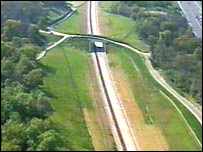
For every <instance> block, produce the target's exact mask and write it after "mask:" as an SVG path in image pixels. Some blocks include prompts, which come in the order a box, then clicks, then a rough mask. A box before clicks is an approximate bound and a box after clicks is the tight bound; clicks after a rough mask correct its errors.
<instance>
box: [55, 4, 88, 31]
mask: <svg viewBox="0 0 203 152" xmlns="http://www.w3.org/2000/svg"><path fill="white" fill-rule="evenodd" d="M86 9H87V4H84V5H82V6H81V7H79V8H77V11H76V12H75V13H73V15H72V16H70V17H69V18H68V19H67V20H65V21H64V22H62V23H60V24H59V25H57V26H56V27H55V28H56V30H57V31H58V32H61V33H67V34H86V33H87V25H86V24H87V23H86V22H85V19H86Z"/></svg>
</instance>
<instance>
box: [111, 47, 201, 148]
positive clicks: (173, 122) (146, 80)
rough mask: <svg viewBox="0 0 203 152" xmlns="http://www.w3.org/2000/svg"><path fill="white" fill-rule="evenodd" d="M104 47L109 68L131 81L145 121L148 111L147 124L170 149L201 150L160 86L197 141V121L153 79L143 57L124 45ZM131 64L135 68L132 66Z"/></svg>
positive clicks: (199, 134)
mask: <svg viewBox="0 0 203 152" xmlns="http://www.w3.org/2000/svg"><path fill="white" fill-rule="evenodd" d="M108 50H109V55H108V58H109V59H110V60H111V63H110V65H112V66H111V68H118V69H119V70H122V71H124V72H125V74H126V75H127V77H128V81H129V83H130V84H131V89H132V90H133V93H134V98H135V101H136V102H137V103H138V105H139V107H140V109H141V110H142V112H143V114H144V116H145V122H146V123H147V124H151V122H150V121H149V118H148V116H149V115H150V116H151V117H152V119H153V120H154V123H153V124H151V125H156V126H157V127H159V128H160V129H161V130H162V131H163V133H164V135H165V137H166V139H167V142H168V144H169V147H170V149H171V150H177V151H179V150H188V151H189V150H201V148H200V146H199V145H198V143H197V141H196V139H195V138H194V136H193V135H192V134H191V132H190V131H189V128H188V127H187V126H186V123H185V122H184V120H183V119H182V118H181V116H180V114H179V113H178V112H177V110H176V109H175V108H174V106H173V105H172V104H171V103H170V102H169V101H168V99H167V98H166V97H165V96H163V95H162V94H161V93H160V90H161V91H162V92H164V93H165V94H166V95H167V96H168V97H170V99H172V100H173V101H174V102H175V104H176V105H177V106H178V108H179V109H180V110H181V112H182V113H183V115H184V117H185V118H186V119H187V121H188V123H189V124H190V126H191V127H192V129H193V130H194V132H195V133H196V135H197V136H198V138H199V140H200V141H202V127H201V125H200V124H199V122H198V121H197V120H196V119H195V118H194V116H193V115H192V114H191V113H190V112H189V111H188V110H187V109H186V108H185V107H184V106H183V105H182V104H181V103H180V102H179V101H177V100H176V99H175V98H174V97H173V96H171V95H170V94H169V93H168V92H167V91H166V90H165V89H164V88H162V87H161V86H160V85H159V84H158V83H157V82H156V81H155V80H154V79H153V77H152V76H151V75H150V73H149V71H148V70H147V68H146V66H145V63H144V59H143V58H141V57H140V56H139V55H138V54H136V53H135V52H132V51H130V50H128V49H125V48H122V49H121V47H117V46H115V45H108ZM129 58H131V59H132V60H133V62H132V61H131V60H129ZM135 65H136V67H137V68H138V69H139V70H136V69H135ZM146 107H149V110H148V111H146Z"/></svg>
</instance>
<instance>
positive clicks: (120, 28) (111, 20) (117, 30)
mask: <svg viewBox="0 0 203 152" xmlns="http://www.w3.org/2000/svg"><path fill="white" fill-rule="evenodd" d="M111 3H113V2H100V3H99V6H100V9H99V20H98V21H99V27H100V31H101V34H102V35H104V36H107V37H109V38H113V39H115V40H119V41H122V42H126V43H128V44H130V45H131V46H133V47H136V48H138V49H139V50H141V51H143V52H149V49H150V46H149V45H147V44H146V43H144V42H143V41H142V40H140V39H139V38H138V35H137V33H136V31H135V24H136V23H135V22H134V21H133V20H132V19H130V18H126V17H122V16H118V15H114V14H110V13H108V12H107V10H108V8H109V7H110V4H111Z"/></svg>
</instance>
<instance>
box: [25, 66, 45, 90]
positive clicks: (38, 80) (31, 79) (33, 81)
mask: <svg viewBox="0 0 203 152" xmlns="http://www.w3.org/2000/svg"><path fill="white" fill-rule="evenodd" d="M42 76H43V71H42V69H34V70H32V71H30V72H29V73H28V74H26V75H24V78H25V80H26V82H27V84H28V85H29V86H30V87H37V86H39V85H42V83H43V79H42Z"/></svg>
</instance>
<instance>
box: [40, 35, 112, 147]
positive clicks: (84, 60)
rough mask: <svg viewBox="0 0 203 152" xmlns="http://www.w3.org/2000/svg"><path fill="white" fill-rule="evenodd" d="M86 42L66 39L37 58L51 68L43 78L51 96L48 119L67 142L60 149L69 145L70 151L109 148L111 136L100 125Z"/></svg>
mask: <svg viewBox="0 0 203 152" xmlns="http://www.w3.org/2000/svg"><path fill="white" fill-rule="evenodd" d="M87 42H88V41H87V40H84V39H83V40H81V39H80V40H78V39H70V40H66V41H65V42H63V43H61V44H60V45H59V46H57V47H56V48H54V49H53V50H51V51H50V52H49V53H47V55H46V56H45V57H44V58H43V59H42V60H41V61H40V62H41V63H42V64H43V65H44V66H47V68H48V69H50V70H51V71H52V72H49V73H48V75H47V77H46V78H45V80H44V81H45V89H46V90H47V91H48V92H50V93H51V94H52V96H53V100H52V101H51V105H52V108H53V109H54V114H53V115H52V116H51V119H52V121H53V122H54V123H55V124H56V125H57V126H58V127H59V128H60V130H61V136H62V137H63V138H64V139H65V140H66V141H67V147H65V148H64V150H68V148H69V147H70V145H71V148H72V149H71V150H73V151H89V150H91V151H92V150H112V149H113V147H114V143H113V139H112V137H111V135H109V134H110V133H109V132H108V131H106V130H105V129H104V128H102V124H101V120H99V111H98V109H97V108H96V105H95V98H94V96H93V95H92V92H91V89H92V88H91V81H90V77H91V76H90V71H89V70H90V67H89V65H88V62H89V63H90V62H91V61H90V57H89V54H88V43H87ZM79 48H81V49H79ZM95 145H96V146H95ZM93 146H94V148H93Z"/></svg>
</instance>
